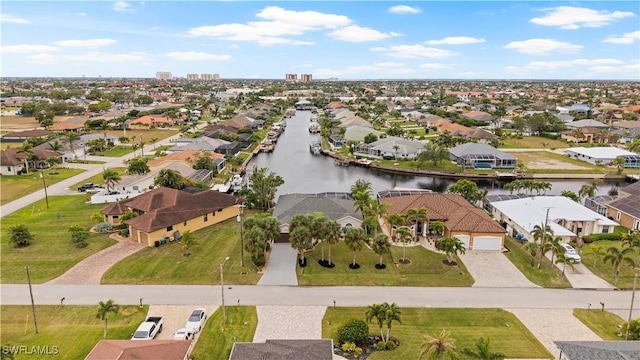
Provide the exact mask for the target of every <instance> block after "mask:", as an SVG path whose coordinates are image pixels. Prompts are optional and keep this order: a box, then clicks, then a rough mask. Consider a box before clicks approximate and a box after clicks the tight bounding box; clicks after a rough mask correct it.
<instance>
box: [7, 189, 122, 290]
mask: <svg viewBox="0 0 640 360" xmlns="http://www.w3.org/2000/svg"><path fill="white" fill-rule="evenodd" d="M103 206H104V205H91V204H87V203H85V198H84V196H73V195H71V196H52V197H50V198H49V209H47V208H46V205H45V200H39V201H37V202H35V203H34V204H32V205H30V206H27V207H25V208H22V209H20V210H18V211H16V212H14V213H12V214H9V215H7V216H5V217H3V218H2V230H3V234H2V243H1V245H0V250H1V251H2V262H1V263H0V269H1V270H2V282H3V283H5V284H9V283H26V282H27V276H26V273H25V266H26V265H29V267H30V272H31V281H32V282H34V283H43V282H46V281H48V280H51V279H54V278H56V277H58V276H60V275H62V274H63V273H64V272H65V271H67V270H69V269H70V268H71V267H72V266H73V265H75V264H77V263H78V262H80V260H82V259H84V258H86V257H88V256H90V255H92V254H94V253H96V252H98V251H100V250H102V249H105V248H107V247H109V246H111V245H113V244H115V243H116V241H115V240H111V239H109V237H108V235H107V234H91V235H90V236H89V239H88V240H87V242H88V243H89V246H87V247H85V248H77V247H75V246H74V244H73V242H72V241H71V236H70V234H69V232H68V228H69V226H71V225H83V226H87V228H88V227H91V226H93V225H95V224H94V223H92V222H91V221H90V220H89V218H90V216H91V214H93V213H95V212H97V211H99V210H100V209H101V208H102V207H103ZM20 224H25V225H26V226H27V228H28V229H29V232H31V234H33V236H34V240H33V241H32V242H31V245H29V246H27V247H23V248H15V247H14V246H13V244H12V243H11V242H10V238H11V236H10V235H11V234H10V230H9V229H10V227H11V226H14V225H20Z"/></svg>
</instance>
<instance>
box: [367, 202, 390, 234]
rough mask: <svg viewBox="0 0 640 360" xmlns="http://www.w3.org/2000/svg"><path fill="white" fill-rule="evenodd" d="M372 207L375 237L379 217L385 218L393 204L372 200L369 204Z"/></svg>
mask: <svg viewBox="0 0 640 360" xmlns="http://www.w3.org/2000/svg"><path fill="white" fill-rule="evenodd" d="M369 205H370V208H371V216H372V218H373V219H372V225H373V236H374V237H375V236H376V234H377V233H378V224H379V222H378V219H379V218H381V217H382V218H384V217H386V215H387V210H388V209H389V207H390V206H391V204H390V203H387V202H381V201H379V200H372V201H371V203H370V204H369Z"/></svg>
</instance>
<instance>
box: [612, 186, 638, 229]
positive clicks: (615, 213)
mask: <svg viewBox="0 0 640 360" xmlns="http://www.w3.org/2000/svg"><path fill="white" fill-rule="evenodd" d="M606 206H607V216H608V217H609V218H611V219H614V220H615V221H617V222H618V223H619V224H620V225H622V226H625V227H627V228H629V229H638V230H640V181H636V182H634V183H633V184H630V185H627V186H625V187H622V188H620V189H619V190H618V199H617V200H613V201H611V202H609V203H607V204H606Z"/></svg>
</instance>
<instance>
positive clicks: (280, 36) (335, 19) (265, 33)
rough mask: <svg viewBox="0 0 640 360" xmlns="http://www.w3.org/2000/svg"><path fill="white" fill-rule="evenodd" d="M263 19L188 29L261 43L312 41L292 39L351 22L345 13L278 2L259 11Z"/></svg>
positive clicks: (228, 38) (308, 42)
mask: <svg viewBox="0 0 640 360" xmlns="http://www.w3.org/2000/svg"><path fill="white" fill-rule="evenodd" d="M256 16H257V17H258V18H260V19H263V20H260V21H250V22H248V23H246V24H239V23H231V24H220V25H211V26H199V27H195V28H191V29H189V30H188V32H187V34H188V35H191V36H210V37H219V38H222V39H225V40H231V41H253V42H257V43H258V44H260V45H275V44H287V45H312V44H313V42H310V41H301V40H293V39H290V38H289V37H290V36H300V35H304V33H305V32H307V31H317V30H322V29H336V28H339V27H342V26H347V25H349V24H351V22H352V21H351V19H349V18H348V17H346V16H343V15H334V14H325V13H320V12H316V11H290V10H285V9H282V8H280V7H277V6H268V7H265V8H264V9H263V10H261V11H260V12H259V13H258V14H257V15H256Z"/></svg>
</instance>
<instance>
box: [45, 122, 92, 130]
mask: <svg viewBox="0 0 640 360" xmlns="http://www.w3.org/2000/svg"><path fill="white" fill-rule="evenodd" d="M83 128H84V124H74V123H57V124H53V125H51V127H50V128H49V129H51V131H63V130H77V129H83Z"/></svg>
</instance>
